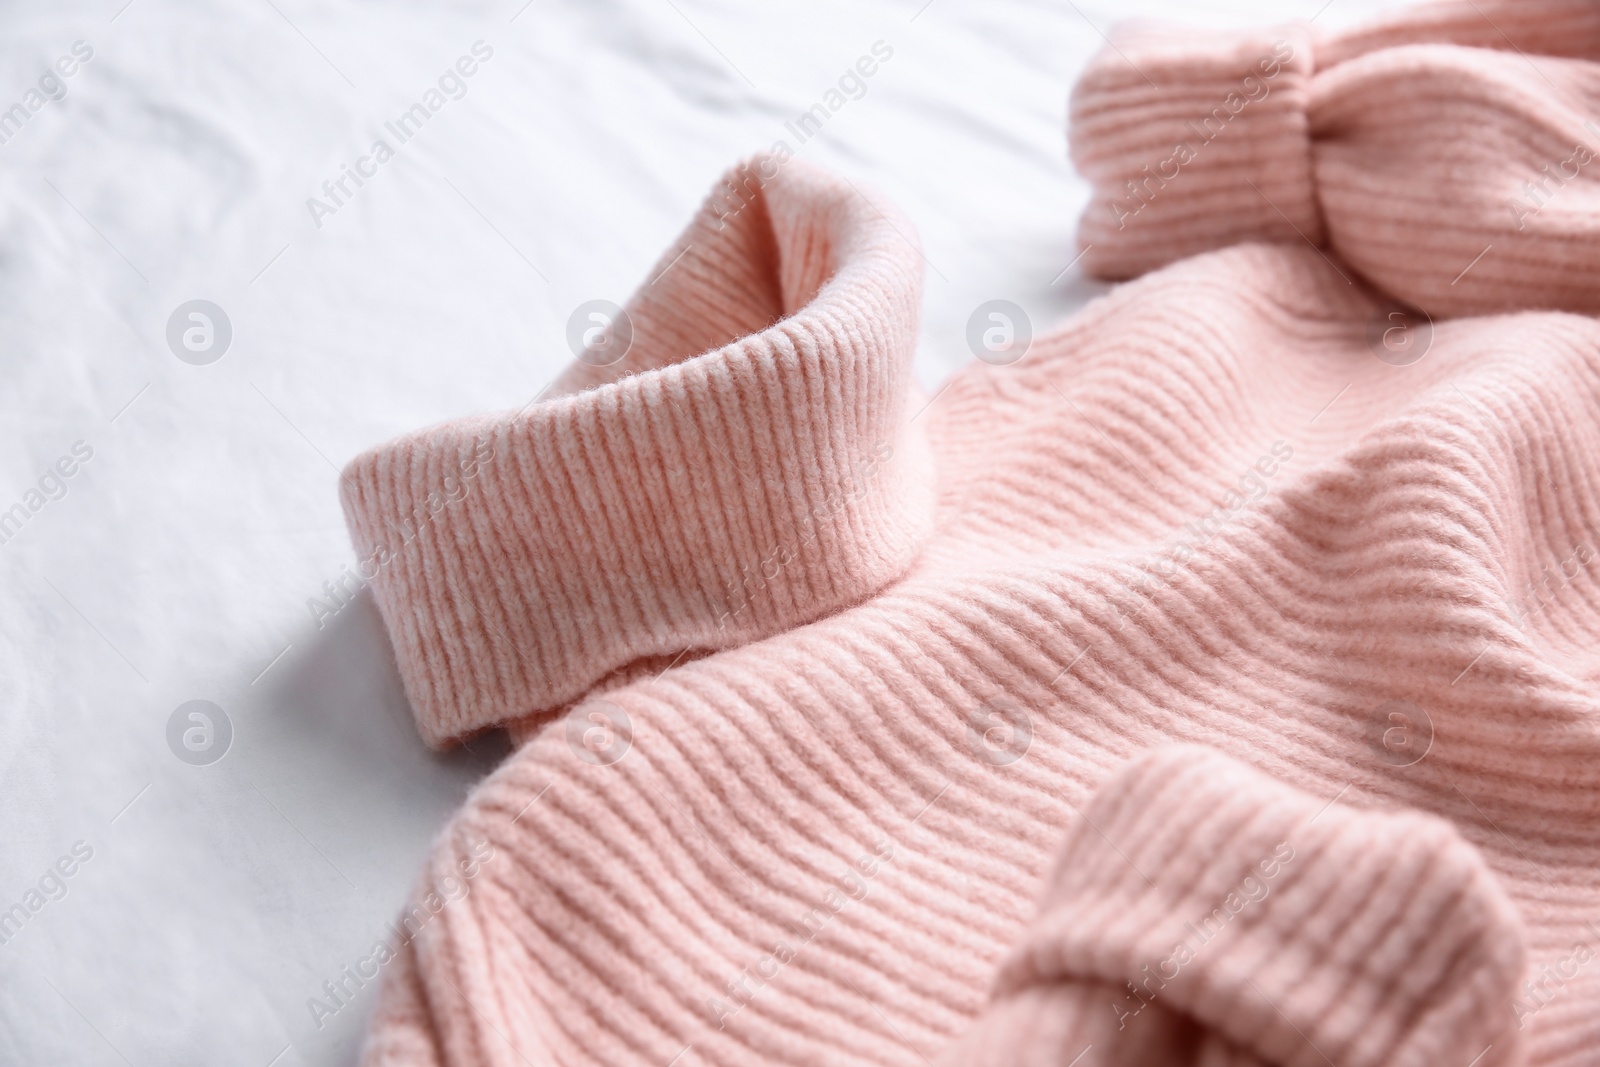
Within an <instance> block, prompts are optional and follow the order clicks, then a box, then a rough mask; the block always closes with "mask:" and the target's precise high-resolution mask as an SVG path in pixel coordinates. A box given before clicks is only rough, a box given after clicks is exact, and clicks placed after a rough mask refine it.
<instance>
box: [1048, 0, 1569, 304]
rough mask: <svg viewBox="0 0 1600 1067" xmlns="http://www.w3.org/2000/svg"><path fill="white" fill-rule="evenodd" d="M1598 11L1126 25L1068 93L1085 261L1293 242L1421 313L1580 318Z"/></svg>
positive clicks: (1139, 263)
mask: <svg viewBox="0 0 1600 1067" xmlns="http://www.w3.org/2000/svg"><path fill="white" fill-rule="evenodd" d="M1597 60H1600V5H1596V4H1592V3H1587V2H1575V0H1540V2H1528V0H1517V2H1510V0H1500V2H1491V0H1481V2H1480V0H1465V2H1459V3H1444V4H1433V5H1425V6H1422V7H1418V8H1415V9H1412V10H1409V11H1406V12H1403V13H1401V14H1400V15H1399V16H1397V17H1393V18H1390V19H1388V20H1387V21H1384V22H1380V23H1377V24H1374V25H1372V26H1370V27H1367V28H1364V29H1360V30H1357V31H1355V32H1352V33H1347V34H1343V35H1318V34H1317V33H1316V32H1315V30H1314V28H1313V27H1312V26H1310V25H1307V24H1303V23H1302V24H1295V25H1286V26H1283V27H1280V28H1278V29H1276V30H1265V31H1256V32H1248V33H1238V34H1227V35H1217V34H1212V35H1205V34H1197V33H1194V32H1191V31H1184V32H1182V33H1181V34H1180V33H1178V32H1177V31H1174V30H1172V29H1160V28H1152V27H1140V26H1134V27H1130V28H1127V29H1124V30H1122V31H1120V32H1119V33H1118V34H1117V35H1116V36H1115V37H1114V38H1113V41H1112V44H1111V45H1110V46H1108V47H1107V48H1106V49H1105V50H1103V51H1102V52H1101V54H1100V55H1099V56H1098V57H1097V58H1096V59H1095V60H1094V61H1093V62H1091V64H1090V65H1089V68H1088V69H1087V70H1086V72H1085V73H1084V76H1083V78H1082V79H1081V80H1080V81H1079V82H1078V85H1077V87H1076V88H1075V90H1074V92H1073V95H1072V101H1071V109H1070V110H1071V118H1070V141H1071V151H1072V158H1073V161H1074V162H1075V163H1076V164H1077V166H1078V169H1079V170H1080V171H1081V172H1082V173H1083V174H1084V175H1085V176H1086V177H1087V178H1088V179H1089V181H1090V183H1091V185H1092V186H1093V192H1092V195H1091V200H1090V202H1089V204H1088V206H1087V207H1086V208H1085V210H1084V214H1083V220H1082V223H1081V225H1080V227H1079V240H1080V243H1081V246H1082V247H1083V248H1084V249H1085V250H1086V252H1085V256H1084V260H1083V262H1084V264H1085V267H1086V269H1088V270H1089V271H1091V272H1092V273H1094V274H1097V275H1099V276H1101V277H1105V278H1129V277H1133V276H1135V275H1138V274H1142V273H1145V272H1146V271H1149V270H1152V269H1154V268H1156V267H1159V266H1162V265H1164V264H1166V263H1170V262H1173V261H1175V260H1178V259H1182V258H1184V257H1186V256H1190V255H1194V254H1196V253H1199V252H1204V251H1210V250H1213V249H1216V248H1220V247H1223V246H1225V245H1229V244H1233V243H1236V242H1240V241H1279V242H1294V243H1310V244H1312V245H1316V246H1319V247H1321V248H1325V249H1327V250H1329V251H1331V252H1336V253H1337V254H1338V256H1339V257H1340V258H1341V259H1342V260H1343V262H1344V263H1345V264H1347V265H1348V266H1349V267H1351V268H1353V269H1354V271H1355V272H1356V273H1357V274H1358V275H1360V276H1362V277H1364V278H1365V280H1367V281H1369V282H1371V283H1373V284H1375V285H1376V286H1378V287H1379V288H1381V289H1383V290H1385V291H1386V292H1388V293H1389V294H1390V295H1392V296H1394V297H1396V298H1398V299H1400V300H1403V301H1405V302H1407V303H1410V304H1413V305H1415V306H1417V307H1421V308H1423V309H1425V310H1426V311H1428V312H1429V313H1430V314H1432V315H1435V316H1445V315H1454V314H1467V313H1486V312H1492V311H1503V310H1512V309H1523V308H1547V309H1552V310H1567V311H1581V312H1585V313H1593V312H1596V311H1600V244H1597V243H1596V241H1595V237H1597V236H1600V232H1597V231H1600V224H1597V222H1596V220H1597V219H1600V160H1597V159H1596V156H1597V154H1600V62H1597Z"/></svg>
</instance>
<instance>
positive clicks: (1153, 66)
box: [1068, 25, 1323, 279]
mask: <svg viewBox="0 0 1600 1067" xmlns="http://www.w3.org/2000/svg"><path fill="white" fill-rule="evenodd" d="M1113 32H1114V35H1113V39H1112V41H1111V42H1110V43H1109V44H1108V45H1107V47H1106V48H1104V49H1102V50H1101V52H1100V53H1099V54H1098V55H1097V56H1095V58H1094V59H1093V60H1091V61H1090V63H1089V66H1088V68H1087V69H1086V70H1085V72H1084V74H1083V76H1082V78H1080V79H1079V81H1078V83H1077V85H1076V86H1075V87H1074V88H1073V91H1072V101H1071V109H1070V110H1071V119H1070V129H1069V137H1068V140H1069V144H1070V148H1071V153H1072V161H1073V163H1074V164H1075V165H1076V166H1077V169H1078V171H1079V173H1081V174H1082V175H1083V176H1084V177H1086V178H1087V179H1088V180H1089V181H1090V183H1091V184H1092V186H1093V190H1092V193H1091V199H1090V201H1089V205H1088V206H1087V207H1086V208H1085V209H1084V214H1083V218H1082V221H1081V222H1080V223H1079V225H1078V241H1079V247H1080V248H1082V249H1084V258H1083V262H1084V267H1085V269H1086V270H1088V271H1089V272H1090V273H1091V274H1094V275H1096V276H1098V277H1102V278H1112V279H1121V278H1132V277H1135V276H1137V275H1140V274H1143V273H1145V272H1147V271H1150V270H1154V269H1155V268H1157V267H1160V266H1164V265H1165V264H1168V263H1172V262H1175V261H1177V260H1179V259H1183V258H1186V257H1188V256H1192V255H1196V254H1198V253H1201V252H1209V251H1212V250H1214V249H1217V248H1222V247H1225V246H1227V245H1230V244H1235V243H1238V242H1241V241H1250V240H1261V241H1296V240H1299V238H1300V237H1305V238H1306V239H1308V240H1310V241H1312V242H1314V243H1317V244H1320V243H1321V242H1322V240H1323V233H1322V218H1321V213H1320V211H1319V210H1318V207H1317V197H1316V189H1315V185H1314V183H1313V180H1312V168H1311V133H1310V125H1309V122H1308V120H1307V114H1306V109H1307V104H1308V101H1309V98H1310V83H1311V75H1312V48H1311V44H1312V34H1311V31H1310V29H1309V28H1308V27H1306V26H1303V25H1293V26H1283V27H1279V28H1278V29H1275V30H1271V29H1269V30H1263V31H1256V32H1251V33H1248V34H1246V33H1240V34H1228V35H1220V34H1216V33H1205V32H1200V31H1194V30H1190V29H1183V30H1177V29H1172V28H1160V27H1156V26H1146V25H1132V26H1123V27H1118V28H1117V29H1116V30H1115V31H1113Z"/></svg>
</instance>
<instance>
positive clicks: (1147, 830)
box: [949, 746, 1525, 1067]
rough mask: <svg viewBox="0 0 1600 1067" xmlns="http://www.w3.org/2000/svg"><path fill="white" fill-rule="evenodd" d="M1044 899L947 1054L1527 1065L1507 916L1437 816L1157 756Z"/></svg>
mask: <svg viewBox="0 0 1600 1067" xmlns="http://www.w3.org/2000/svg"><path fill="white" fill-rule="evenodd" d="M1045 894H1046V895H1045V902H1044V905H1043V907H1042V908H1041V913H1040V915H1039V917H1038V918H1037V919H1035V920H1034V922H1033V925H1032V926H1031V927H1030V928H1029V929H1028V931H1027V933H1026V934H1025V935H1024V936H1023V938H1022V940H1021V942H1020V944H1019V945H1018V947H1017V948H1016V949H1014V950H1013V951H1012V953H1011V955H1010V956H1009V957H1008V959H1007V960H1006V962H1005V964H1004V965H1003V966H1002V967H1001V970H1000V978H999V981H998V983H997V990H996V999H997V1003H996V1004H995V1005H994V1006H992V1007H990V1008H989V1009H987V1010H986V1011H985V1012H984V1014H983V1016H982V1017H981V1018H980V1019H979V1021H978V1023H977V1025H975V1026H974V1027H973V1028H972V1029H971V1030H970V1031H969V1032H968V1033H967V1034H966V1035H965V1036H964V1037H963V1038H962V1040H961V1042H960V1044H959V1046H958V1048H957V1049H956V1050H955V1051H954V1053H953V1054H952V1055H951V1056H950V1057H949V1060H950V1062H952V1063H960V1064H963V1067H987V1065H990V1064H993V1065H999V1064H1016V1063H1027V1062H1037V1063H1050V1064H1061V1065H1064V1064H1067V1063H1069V1062H1072V1061H1073V1060H1074V1059H1075V1058H1078V1057H1079V1056H1080V1053H1084V1055H1082V1056H1081V1058H1078V1062H1079V1063H1080V1064H1085V1063H1087V1064H1106V1063H1141V1062H1143V1063H1156V1062H1185V1061H1186V1060H1187V1059H1188V1058H1189V1057H1185V1056H1182V1055H1181V1053H1183V1052H1185V1051H1186V1050H1187V1051H1188V1052H1189V1055H1190V1056H1192V1058H1193V1059H1194V1060H1197V1061H1199V1062H1207V1061H1208V1060H1211V1059H1216V1058H1221V1059H1223V1061H1224V1062H1232V1061H1235V1060H1238V1059H1240V1058H1241V1057H1242V1058H1243V1062H1248V1063H1282V1064H1295V1065H1301V1064H1304V1065H1311V1064H1319V1063H1326V1062H1328V1061H1329V1060H1332V1062H1334V1063H1338V1064H1340V1065H1341V1067H1343V1065H1348V1067H1428V1065H1432V1064H1440V1063H1446V1064H1448V1063H1457V1064H1467V1063H1476V1064H1479V1065H1481V1067H1491V1065H1502V1064H1511V1063H1518V1062H1520V1057H1519V1055H1518V1052H1519V1047H1518V1046H1519V1043H1520V1032H1519V1031H1518V1029H1517V1027H1516V1024H1515V1021H1514V1019H1513V1018H1512V1017H1511V1016H1510V1015H1509V1014H1508V1013H1507V1012H1506V1011H1505V1010H1504V1009H1505V1005H1506V1004H1507V1003H1509V1002H1510V1001H1511V1000H1512V999H1513V998H1514V997H1515V996H1516V995H1517V992H1518V991H1517V982H1518V981H1519V980H1520V979H1521V977H1522V971H1523V965H1524V962H1525V961H1524V959H1523V948H1522V932H1521V929H1520V924H1519V921H1518V919H1517V916H1516V912H1515V910H1514V908H1513V907H1512V904H1511V902H1510V901H1509V900H1507V899H1506V896H1505V893H1504V892H1503V891H1502V890H1501V888H1500V886H1499V884H1498V883H1497V882H1496V881H1495V879H1494V876H1493V875H1492V874H1491V873H1490V872H1489V869H1488V868H1487V866H1486V865H1485V864H1484V862H1483V860H1482V858H1481V857H1480V856H1479V855H1478V853H1477V851H1476V850H1474V849H1473V848H1472V846H1471V845H1469V844H1467V843H1466V842H1465V841H1464V840H1462V838H1461V836H1460V835H1459V834H1457V833H1456V831H1455V830H1454V829H1452V828H1451V827H1450V825H1449V824H1448V823H1446V822H1444V821H1442V820H1440V819H1436V818H1433V817H1432V816H1427V815H1421V814H1418V813H1416V812H1402V813H1398V814H1392V815H1391V814H1378V813H1368V812H1356V811H1352V810H1350V809H1347V808H1342V807H1338V806H1336V805H1331V804H1329V803H1328V802H1327V801H1321V800H1318V799H1317V798H1315V797H1312V796H1309V795H1307V794H1305V793H1301V792H1299V791H1298V790H1294V789H1290V788H1288V787H1285V786H1283V785H1281V784H1279V783H1277V782H1275V781H1273V780H1272V779H1270V778H1268V777H1266V776H1265V775H1262V774H1261V773H1260V772H1258V771H1255V770H1253V769H1250V768H1247V767H1245V766H1244V765H1242V764H1240V763H1238V762H1236V761H1234V760H1231V759H1229V758H1228V757H1226V756H1223V755H1221V754H1219V753H1217V752H1215V751H1213V750H1211V749H1205V748H1195V747H1190V746H1173V747H1168V748H1162V749H1157V750H1155V751H1153V752H1152V753H1150V754H1148V755H1146V756H1141V757H1140V758H1138V759H1136V760H1134V761H1133V763H1132V764H1131V765H1130V766H1129V767H1127V768H1126V769H1124V770H1122V771H1119V772H1118V773H1117V774H1116V775H1115V776H1113V778H1112V779H1111V780H1110V781H1109V782H1107V783H1106V784H1105V785H1104V786H1103V787H1102V788H1101V789H1100V791H1099V792H1098V793H1097V794H1096V795H1095V798H1094V800H1093V801H1092V802H1091V803H1090V804H1089V806H1088V807H1087V808H1086V809H1085V810H1084V812H1083V817H1082V818H1081V819H1078V820H1077V821H1076V822H1074V824H1073V826H1072V829H1071V831H1070V832H1069V833H1068V835H1067V841H1066V845H1065V847H1064V848H1063V850H1062V853H1061V856H1060V858H1059V859H1058V860H1057V861H1056V867H1055V872H1054V874H1053V875H1052V876H1051V877H1050V879H1049V882H1048V884H1047V888H1046V890H1045ZM1153 1042H1159V1043H1162V1044H1165V1045H1167V1046H1169V1048H1170V1058H1167V1059H1165V1060H1163V1059H1162V1058H1160V1057H1155V1056H1153V1055H1152V1052H1153V1050H1152V1049H1151V1047H1150V1046H1151V1044H1152V1043H1153ZM1086 1050H1087V1051H1086ZM1480 1053H1481V1054H1482V1055H1481V1056H1480ZM1324 1057H1327V1058H1326V1059H1325V1058H1324Z"/></svg>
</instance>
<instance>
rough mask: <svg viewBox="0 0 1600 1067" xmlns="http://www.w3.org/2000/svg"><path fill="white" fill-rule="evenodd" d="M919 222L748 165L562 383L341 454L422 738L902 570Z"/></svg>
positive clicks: (860, 591)
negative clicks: (509, 408) (533, 396)
mask: <svg viewBox="0 0 1600 1067" xmlns="http://www.w3.org/2000/svg"><path fill="white" fill-rule="evenodd" d="M897 220H898V221H897ZM910 232H911V227H910V226H909V224H907V223H906V222H905V221H904V220H903V219H899V218H898V216H897V215H896V213H895V212H894V210H893V209H892V208H888V207H884V206H881V205H877V204H875V203H873V202H872V201H870V200H868V199H867V198H866V197H865V196H864V195H863V194H861V193H860V192H858V191H857V190H856V189H855V188H854V187H853V186H851V185H850V184H849V183H847V182H844V181H841V180H839V179H837V178H833V177H830V176H827V175H824V174H823V173H822V172H820V171H817V170H815V169H813V168H810V167H807V166H805V165H803V164H800V163H794V162H788V163H785V164H783V165H781V166H780V165H779V162H778V161H776V160H773V159H771V158H761V159H755V160H751V161H749V162H747V163H745V164H742V165H741V166H739V167H736V168H734V169H733V170H731V171H729V172H728V174H727V175H726V176H725V177H724V178H723V180H722V182H721V183H720V185H719V188H718V189H717V190H716V191H715V192H714V194H713V195H712V197H710V198H709V199H708V200H707V201H706V203H705V205H704V206H703V207H702V209H701V211H700V213H699V214H698V215H697V217H696V218H695V219H694V221H693V222H692V223H691V224H690V226H689V227H688V228H687V230H686V231H685V232H684V234H683V235H682V236H681V237H680V238H679V240H678V241H677V242H676V244H675V245H674V246H673V247H672V248H671V249H669V250H668V252H667V253H666V254H665V255H664V256H663V257H662V259H661V262H660V263H659V264H658V265H657V267H656V269H655V270H654V271H652V274H651V280H650V281H649V282H648V283H646V284H645V285H644V286H643V287H642V288H641V289H640V291H639V292H638V293H637V294H636V295H635V296H634V298H633V299H632V300H631V301H630V302H629V304H628V306H627V307H626V309H624V310H623V312H622V313H621V314H620V315H611V316H606V315H604V314H603V313H602V314H601V317H600V318H599V319H597V320H595V321H596V322H597V323H599V322H604V323H605V325H604V327H603V328H602V327H600V326H598V325H597V326H596V327H595V328H594V332H593V333H592V334H590V335H589V339H590V341H591V344H590V347H589V348H587V349H586V350H585V351H584V353H583V355H582V356H581V357H580V358H579V360H578V361H577V362H576V363H574V364H573V365H572V367H571V368H570V369H569V370H568V371H567V372H566V373H565V374H564V375H563V376H562V377H561V379H559V380H558V382H557V383H556V385H555V388H554V390H553V395H552V396H550V397H548V398H544V399H541V400H538V401H536V402H534V403H531V404H529V405H525V406H524V407H523V408H522V409H521V410H519V411H516V412H513V413H510V414H505V415H497V416H486V417H477V418H469V419H463V420H459V421H457V422H453V423H447V424H445V425H442V426H438V427H434V428H432V429H428V430H424V431H421V432H419V433H414V434H410V435H407V436H405V437H402V438H400V439H399V440H396V441H393V442H391V443H389V444H386V445H383V446H381V447H379V448H376V449H373V450H372V451H370V452H367V453H365V454H363V455H362V456H360V457H358V458H357V459H355V460H354V461H352V463H351V464H350V465H349V467H348V468H347V469H346V471H345V473H344V476H343V478H342V484H341V490H342V497H343V501H344V506H345V513H346V516H347V519H348V522H349V525H350V529H351V533H352V537H353V539H354V541H355V544H356V548H357V551H358V553H359V556H360V559H361V565H362V568H363V569H362V576H363V577H369V578H370V580H371V582H372V585H373V587H374V589H375V591H376V596H377V601H378V606H379V608H380V610H381V612H382V614H383V618H384V621H385V623H386V624H387V626H388V629H389V633H390V635H391V638H392V640H393V644H394V647H395V653H396V658H397V660H398V661H399V665H400V673H401V676H402V678H403V679H404V682H405V686H406V692H407V695H408V697H409V698H410V700H411V703H412V707H413V709H414V710H415V713H416V717H417V721H418V725H419V727H420V728H421V731H422V733H423V736H424V737H425V738H426V739H427V740H428V742H429V743H430V744H433V745H436V746H439V745H444V744H448V743H450V742H452V741H454V740H458V739H460V738H462V737H464V736H467V735H469V734H471V733H473V732H475V731H477V730H481V729H483V728H485V727H488V726H492V725H496V724H500V723H505V722H507V721H509V720H513V719H525V718H527V717H529V716H537V715H538V714H539V713H541V712H546V711H549V710H552V709H556V708H559V707H560V706H561V705H563V704H565V703H567V702H570V701H571V700H573V699H575V698H577V697H578V696H580V695H582V694H583V693H584V692H586V691H588V690H589V689H590V688H592V687H593V686H594V685H595V683H596V682H597V681H599V680H600V679H601V678H604V677H606V676H607V675H610V674H612V673H614V672H616V671H618V670H621V669H623V668H626V667H627V666H628V665H629V664H631V663H636V662H638V661H641V660H645V659H647V658H652V657H655V658H661V657H664V658H665V661H667V662H670V661H671V660H672V659H673V657H675V656H678V655H680V654H685V653H687V652H688V651H690V650H709V649H719V648H728V647H732V646H735V645H739V644H743V643H745V642H748V641H751V640H755V639H757V638H760V637H764V636H767V635H770V634H773V633H777V632H780V631H783V630H786V629H789V628H791V627H793V626H796V625H798V624H800V623H803V622H807V621H809V620H812V619H815V618H818V617H820V616H822V615H826V614H828V613H829V612H832V611H837V610H839V609H840V608H843V607H846V606H848V605H850V604H853V603H855V602H857V601H859V600H861V599H862V598H863V597H865V596H867V595H868V594H870V593H872V592H873V591H875V590H876V589H878V588H880V587H882V586H883V585H884V584H885V583H887V582H889V581H890V580H892V579H894V578H896V577H898V576H900V575H901V574H902V573H904V572H905V570H906V568H907V567H908V566H909V565H910V562H911V560H912V558H913V557H914V555H915V553H916V551H917V548H918V546H919V545H920V544H921V542H922V540H923V539H924V538H925V537H926V535H927V531H928V528H929V523H930V516H931V496H930V493H931V488H930V476H929V473H928V470H927V449H926V444H925V443H924V442H922V441H921V440H920V439H919V438H918V437H916V431H915V430H914V429H913V428H912V427H910V426H909V425H908V423H907V421H906V418H905V411H904V409H905V406H906V399H907V393H908V390H909V389H910V388H911V378H910V364H911V357H912V353H913V350H914V347H915V340H916V328H917V314H918V307H919V300H920V288H921V261H920V254H919V252H918V250H917V248H916V246H915V244H914V243H912V241H911V239H910V238H908V237H907V236H906V234H908V233H910Z"/></svg>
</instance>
